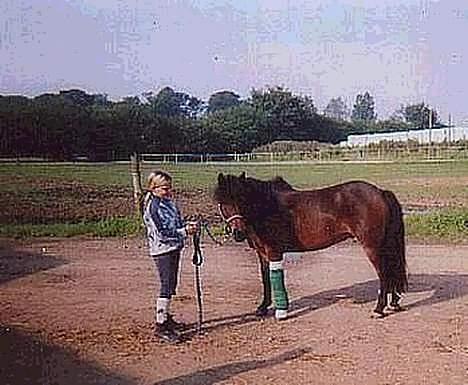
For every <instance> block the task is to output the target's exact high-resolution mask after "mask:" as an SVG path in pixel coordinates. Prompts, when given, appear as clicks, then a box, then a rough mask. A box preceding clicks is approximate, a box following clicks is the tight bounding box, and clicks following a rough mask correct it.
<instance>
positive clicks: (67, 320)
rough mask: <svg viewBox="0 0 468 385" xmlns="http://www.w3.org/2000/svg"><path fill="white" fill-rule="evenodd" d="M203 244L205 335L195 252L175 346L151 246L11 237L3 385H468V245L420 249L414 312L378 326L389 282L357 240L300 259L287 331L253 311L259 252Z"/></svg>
mask: <svg viewBox="0 0 468 385" xmlns="http://www.w3.org/2000/svg"><path fill="white" fill-rule="evenodd" d="M203 246H204V247H203V250H204V255H205V264H204V265H203V267H202V281H203V303H204V319H205V323H204V333H203V334H202V335H198V334H196V333H195V329H194V325H195V322H196V320H197V307H196V301H195V291H194V287H193V282H194V281H193V266H192V265H191V263H190V257H191V248H190V247H189V248H188V249H186V250H185V251H184V254H183V257H184V258H183V263H182V271H181V277H180V278H181V285H180V289H179V292H178V295H177V296H176V298H175V300H174V303H173V306H172V309H173V312H174V314H175V316H176V317H177V318H178V319H181V320H184V321H186V322H188V323H190V324H191V325H192V328H191V329H189V330H187V331H186V332H185V342H183V343H181V344H179V345H175V346H173V345H167V344H164V343H162V342H161V341H159V340H158V339H156V338H155V337H154V336H153V322H154V298H155V294H156V293H157V290H158V283H157V280H156V279H155V277H154V274H155V272H154V267H153V265H152V261H151V259H150V258H148V257H147V255H146V248H145V245H144V241H143V239H140V238H134V239H105V240H104V239H102V240H101V239H88V240H86V239H66V240H63V239H44V240H34V241H27V242H26V241H23V242H13V241H2V247H1V248H0V261H1V263H2V265H1V266H2V270H3V273H2V279H1V281H0V303H1V304H2V305H1V306H2V309H1V312H0V378H2V381H3V382H2V383H6V384H18V385H19V384H48V383H51V384H52V383H57V384H80V385H83V384H125V385H130V384H149V385H175V384H184V385H195V384H197V385H210V384H225V385H227V384H233V385H236V384H256V385H266V384H288V385H295V384H297V385H306V384H311V383H313V384H345V385H348V384H349V385H354V384H370V385H373V384H375V385H377V384H378V385H382V384H405V385H413V384H414V385H416V384H417V385H419V384H428V385H431V384H456V385H462V384H466V383H468V328H467V327H466V325H467V324H468V322H467V321H468V304H467V295H468V259H467V255H468V246H466V245H464V246H463V245H462V246H456V247H455V246H447V245H430V246H426V245H424V244H410V245H409V246H408V250H407V259H408V265H409V271H410V276H409V291H408V293H407V294H406V296H405V297H404V299H403V305H404V306H405V307H406V311H403V312H399V313H389V315H388V316H387V317H386V318H384V319H375V318H373V317H372V309H373V307H374V306H375V299H376V293H377V289H378V281H377V279H376V274H375V272H374V271H373V269H372V267H371V265H370V263H369V262H368V261H367V259H366V258H365V256H364V253H363V251H362V250H361V248H360V247H359V246H358V245H357V244H354V243H352V242H349V243H344V244H340V245H337V246H334V247H331V248H329V249H327V250H323V251H320V252H313V253H312V252H311V253H303V254H301V255H298V254H296V255H290V256H288V257H287V259H286V263H285V267H286V274H287V276H286V283H287V287H288V290H289V295H290V300H291V306H290V309H291V313H290V315H291V316H290V318H289V319H288V320H286V321H282V322H277V321H275V320H274V319H273V318H272V317H271V316H270V317H268V318H266V319H264V320H260V319H257V318H256V317H255V316H254V315H253V314H252V312H253V311H254V309H255V306H256V304H257V303H258V301H259V300H260V293H261V287H260V282H259V276H258V267H257V262H256V257H255V254H254V253H253V251H252V250H250V249H249V248H247V247H246V245H245V244H236V243H227V244H225V245H224V246H223V247H218V246H215V245H213V244H211V243H210V242H209V241H208V240H205V242H204V245H203ZM5 379H6V380H5Z"/></svg>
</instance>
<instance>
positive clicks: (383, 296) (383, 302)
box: [374, 278, 387, 317]
mask: <svg viewBox="0 0 468 385" xmlns="http://www.w3.org/2000/svg"><path fill="white" fill-rule="evenodd" d="M386 307H387V292H386V291H385V283H384V282H383V281H382V278H380V290H379V296H378V299H377V306H376V307H375V309H374V313H377V314H379V315H380V316H382V317H384V316H385V313H384V309H385V308H386Z"/></svg>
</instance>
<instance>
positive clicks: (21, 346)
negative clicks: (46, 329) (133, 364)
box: [0, 326, 137, 385]
mask: <svg viewBox="0 0 468 385" xmlns="http://www.w3.org/2000/svg"><path fill="white" fill-rule="evenodd" d="M0 378H1V379H2V380H1V383H2V385H25V384H28V385H36V384H37V385H43V384H67V385H75V384H76V385H91V384H92V385H101V384H102V385H107V384H112V385H133V384H136V383H137V382H136V381H135V380H134V379H130V378H126V377H123V376H121V375H118V374H114V373H110V372H108V371H106V370H104V369H103V368H100V367H99V366H98V365H97V364H95V363H92V362H86V361H83V360H81V359H79V358H78V357H77V356H76V355H75V354H73V353H72V352H70V351H67V350H65V349H63V348H61V347H58V346H54V345H52V344H49V343H47V341H44V340H43V339H41V338H39V337H36V336H31V335H28V334H26V333H24V332H22V331H19V330H16V329H14V328H10V327H7V326H0Z"/></svg>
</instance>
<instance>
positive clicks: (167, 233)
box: [143, 192, 187, 255]
mask: <svg viewBox="0 0 468 385" xmlns="http://www.w3.org/2000/svg"><path fill="white" fill-rule="evenodd" d="M143 221H144V223H145V226H146V234H147V239H148V246H149V252H150V255H160V254H164V253H167V252H169V251H174V250H180V249H182V248H183V247H184V239H185V238H186V237H187V232H186V231H185V223H184V221H183V220H182V217H181V215H180V211H179V209H178V208H177V206H176V205H175V203H174V202H173V201H172V200H171V199H167V198H159V197H157V196H156V195H154V194H153V193H151V192H148V193H147V194H146V196H145V206H144V212H143Z"/></svg>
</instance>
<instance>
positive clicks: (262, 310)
mask: <svg viewBox="0 0 468 385" xmlns="http://www.w3.org/2000/svg"><path fill="white" fill-rule="evenodd" d="M257 256H258V260H259V262H260V270H261V274H262V284H263V301H262V303H261V304H260V305H259V306H258V307H257V310H256V312H255V314H256V315H257V316H259V317H264V316H266V315H267V313H268V308H269V307H270V306H271V303H272V302H271V286H270V285H271V283H270V266H269V264H268V261H266V260H265V258H263V257H262V256H261V255H260V254H259V253H257Z"/></svg>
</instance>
